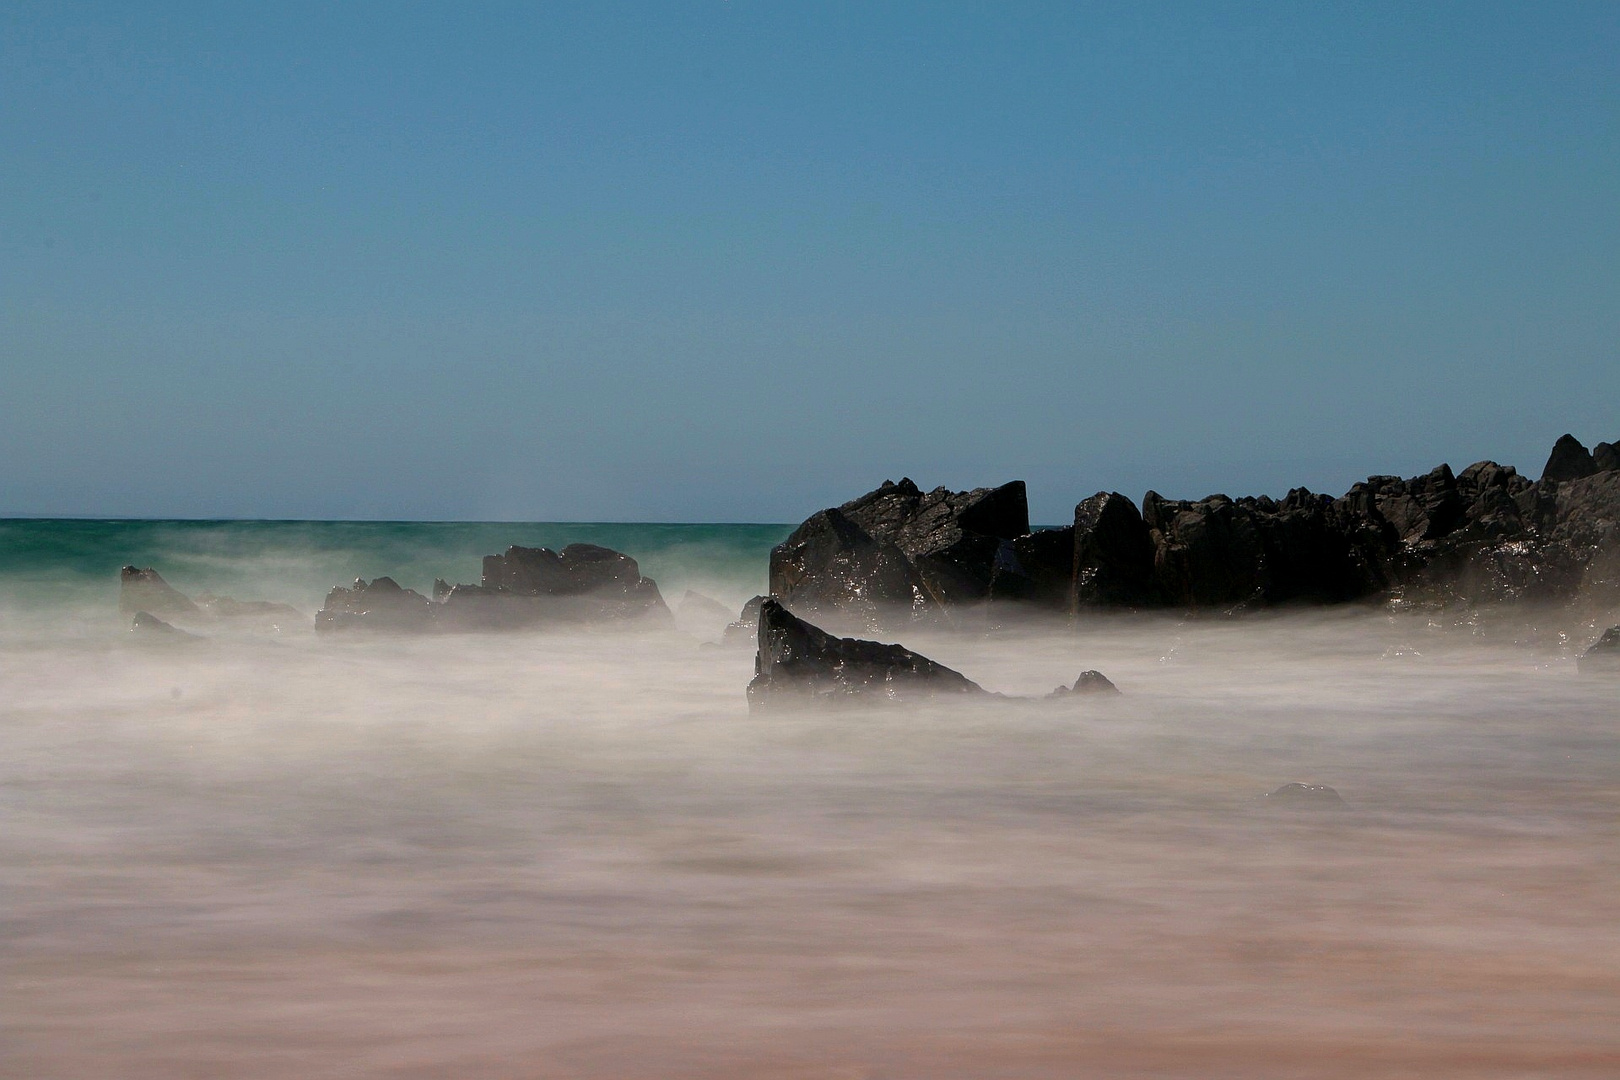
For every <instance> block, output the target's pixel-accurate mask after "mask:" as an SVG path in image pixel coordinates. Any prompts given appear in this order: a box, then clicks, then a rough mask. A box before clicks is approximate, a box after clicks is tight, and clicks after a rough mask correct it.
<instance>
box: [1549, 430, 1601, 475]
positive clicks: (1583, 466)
mask: <svg viewBox="0 0 1620 1080" xmlns="http://www.w3.org/2000/svg"><path fill="white" fill-rule="evenodd" d="M1594 472H1597V465H1596V463H1594V462H1593V460H1592V455H1591V453H1590V452H1589V451H1588V450H1587V449H1586V447H1585V446H1582V445H1581V441H1580V440H1579V439H1577V438H1576V437H1575V436H1573V435H1569V434H1564V435H1560V436H1559V437H1558V441H1557V442H1556V443H1554V444H1553V448H1552V454H1551V455H1549V456H1548V458H1547V465H1546V467H1545V468H1543V469H1542V470H1541V480H1542V483H1546V482H1547V481H1548V480H1551V481H1554V482H1555V483H1562V482H1563V481H1565V480H1579V479H1581V478H1582V477H1585V476H1591V475H1592V474H1593V473H1594Z"/></svg>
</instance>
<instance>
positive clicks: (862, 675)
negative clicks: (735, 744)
mask: <svg viewBox="0 0 1620 1080" xmlns="http://www.w3.org/2000/svg"><path fill="white" fill-rule="evenodd" d="M971 696H988V695H987V694H986V693H985V691H984V690H983V688H981V687H980V686H979V685H978V684H977V683H975V682H973V681H972V680H970V679H968V678H967V677H966V676H964V675H962V674H961V673H960V672H957V671H953V670H952V669H951V668H948V667H946V666H945V665H943V664H938V663H935V662H934V661H932V660H930V659H928V658H927V657H926V656H921V655H919V654H917V653H914V652H912V651H911V650H910V649H907V648H905V647H904V646H901V645H884V644H880V643H879V642H876V641H862V640H859V639H857V638H841V637H834V636H833V635H832V634H829V633H827V632H826V631H824V630H822V629H821V628H819V627H816V626H812V625H811V624H809V623H807V622H805V621H804V620H803V619H800V618H797V617H796V616H794V615H793V614H792V613H791V612H789V611H788V610H787V608H785V607H783V606H782V604H781V602H780V601H778V600H777V599H776V598H774V597H770V598H767V599H765V600H764V601H762V602H761V604H760V611H759V652H758V654H757V656H756V657H755V660H754V680H753V682H751V683H749V684H748V706H749V709H750V710H752V711H756V712H761V711H769V710H772V709H780V708H784V707H787V708H792V707H797V706H806V705H809V706H822V705H857V704H865V703H879V702H918V701H925V700H929V699H935V698H940V697H947V698H959V697H971Z"/></svg>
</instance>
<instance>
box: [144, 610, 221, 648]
mask: <svg viewBox="0 0 1620 1080" xmlns="http://www.w3.org/2000/svg"><path fill="white" fill-rule="evenodd" d="M129 632H130V633H132V634H134V635H136V636H137V637H139V638H142V639H147V640H153V641H203V640H206V639H204V638H202V637H200V636H198V635H197V634H190V633H187V632H186V631H184V630H182V629H180V628H179V627H178V626H170V625H169V624H168V623H166V622H164V621H163V620H162V619H160V618H158V617H157V616H156V615H153V614H152V613H151V612H150V611H137V612H136V613H135V618H134V619H133V620H131V621H130V624H129Z"/></svg>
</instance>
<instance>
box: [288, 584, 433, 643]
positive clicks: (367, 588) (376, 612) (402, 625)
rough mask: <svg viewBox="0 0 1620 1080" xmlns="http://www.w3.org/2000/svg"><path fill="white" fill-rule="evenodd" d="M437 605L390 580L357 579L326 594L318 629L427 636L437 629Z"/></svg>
mask: <svg viewBox="0 0 1620 1080" xmlns="http://www.w3.org/2000/svg"><path fill="white" fill-rule="evenodd" d="M435 606H436V605H434V604H433V602H432V601H430V600H429V599H428V598H427V597H425V596H423V595H422V594H421V593H419V592H416V591H415V590H412V589H402V588H400V586H399V583H398V582H396V581H395V580H394V579H393V578H391V577H380V578H375V579H373V580H372V581H370V582H367V581H362V580H361V579H359V578H356V579H355V582H354V585H353V586H351V587H350V588H347V589H345V588H342V587H341V586H340V587H338V588H335V589H333V590H332V591H331V592H329V593H327V595H326V605H325V606H324V607H323V608H321V610H320V611H319V612H317V613H316V615H315V629H316V630H318V631H321V632H323V633H325V632H330V631H334V630H356V629H364V630H381V631H386V632H390V633H413V634H419V633H425V632H427V631H430V630H433V629H434V628H435V618H434V615H435V611H434V609H435Z"/></svg>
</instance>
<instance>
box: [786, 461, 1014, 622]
mask: <svg viewBox="0 0 1620 1080" xmlns="http://www.w3.org/2000/svg"><path fill="white" fill-rule="evenodd" d="M1027 533H1029V507H1028V503H1027V501H1026V497H1025V492H1024V483H1023V481H1021V480H1015V481H1013V482H1012V483H1009V484H1003V485H1002V486H1001V487H998V488H978V489H975V490H973V491H961V492H958V491H950V490H947V489H946V488H943V487H941V488H935V489H934V490H933V491H930V492H928V493H926V494H925V493H923V492H922V491H921V490H920V489H919V488H918V487H917V485H916V484H914V483H913V482H912V481H911V480H910V479H909V478H905V479H902V480H901V481H900V482H899V483H898V484H896V483H893V482H891V481H887V480H885V481H884V482H883V485H882V486H881V487H879V488H877V489H876V490H874V491H870V492H868V493H866V494H865V495H862V496H861V497H860V498H858V499H854V500H852V501H850V502H847V503H845V504H843V505H842V506H839V507H836V508H834V509H829V510H823V511H821V512H820V513H819V514H816V515H814V516H812V517H811V518H809V519H808V520H807V521H805V523H804V524H803V525H801V526H799V528H798V529H796V530H795V531H794V532H793V534H792V535H791V536H789V537H788V538H787V539H786V540H784V541H783V542H782V543H781V544H779V545H777V546H776V548H774V549H773V550H772V551H771V576H770V582H771V592H772V593H773V594H775V595H777V596H780V597H781V598H782V599H783V601H784V602H785V603H790V604H792V605H793V606H795V607H797V608H800V609H802V610H805V611H810V612H832V611H836V610H840V609H842V610H844V611H845V612H847V613H851V614H854V615H855V616H857V617H858V618H862V619H864V620H865V621H867V622H868V623H869V624H871V625H877V624H878V623H880V622H881V621H882V618H883V616H884V615H885V614H886V613H889V612H894V611H896V610H899V611H905V612H911V613H920V612H922V611H926V610H940V609H944V608H947V607H949V606H952V605H960V604H964V603H970V602H973V601H980V600H985V599H987V598H988V597H989V596H990V594H991V585H992V582H993V581H994V579H995V577H996V570H997V557H998V554H999V553H1000V551H1001V549H1002V546H1003V544H1004V543H1006V542H1009V541H1012V540H1014V539H1016V538H1018V537H1021V536H1024V535H1026V534H1027Z"/></svg>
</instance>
